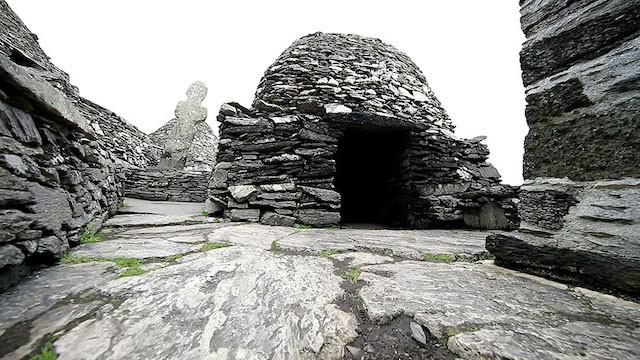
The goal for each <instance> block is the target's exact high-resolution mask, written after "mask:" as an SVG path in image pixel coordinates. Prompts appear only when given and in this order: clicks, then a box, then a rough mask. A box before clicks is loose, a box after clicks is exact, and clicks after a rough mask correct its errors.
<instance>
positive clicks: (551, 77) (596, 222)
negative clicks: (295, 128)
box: [487, 0, 640, 294]
mask: <svg viewBox="0 0 640 360" xmlns="http://www.w3.org/2000/svg"><path fill="white" fill-rule="evenodd" d="M521 13H522V29H523V31H524V32H525V34H526V35H527V41H526V43H525V44H524V48H523V50H522V53H521V63H522V70H523V79H524V82H525V85H526V87H527V88H526V92H527V103H528V104H527V108H526V116H527V122H528V124H529V134H528V135H527V138H526V141H525V156H524V175H525V178H526V179H528V180H527V181H526V182H525V184H524V185H523V186H522V188H521V197H520V198H521V203H520V210H519V212H520V217H521V219H522V224H521V226H520V230H519V232H518V233H516V234H511V235H496V236H492V237H490V238H489V239H488V241H487V248H488V249H489V250H490V251H491V252H492V253H493V254H494V255H495V256H496V262H497V263H500V264H502V265H505V266H510V267H518V268H523V269H526V270H527V271H530V272H534V273H542V274H545V275H548V276H552V277H555V278H560V279H563V280H569V281H578V282H586V283H588V284H591V285H595V286H598V287H607V288H611V287H613V288H616V289H618V290H622V291H625V292H631V293H635V294H638V293H640V247H639V244H640V231H639V230H640V227H639V226H640V225H639V224H640V197H639V196H640V182H639V181H640V180H638V178H639V177H640V152H638V149H640V136H638V134H639V133H640V121H639V119H640V87H638V84H639V82H638V81H639V79H640V78H639V75H638V69H639V68H640V36H639V35H638V29H639V28H640V1H625V0H611V1H607V0H604V1H533V0H531V1H523V2H522V10H521Z"/></svg>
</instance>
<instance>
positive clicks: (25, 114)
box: [0, 54, 120, 290]
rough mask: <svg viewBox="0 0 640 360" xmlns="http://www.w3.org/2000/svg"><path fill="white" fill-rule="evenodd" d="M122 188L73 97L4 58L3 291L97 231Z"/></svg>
mask: <svg viewBox="0 0 640 360" xmlns="http://www.w3.org/2000/svg"><path fill="white" fill-rule="evenodd" d="M119 181H120V180H119V178H118V177H117V175H116V170H115V165H114V161H113V160H112V158H111V156H110V154H109V153H108V152H107V151H105V149H104V148H103V147H102V146H101V143H100V142H99V141H98V140H97V134H96V133H95V132H94V131H93V130H92V128H91V126H90V125H89V123H88V121H87V120H86V119H85V118H84V117H83V116H82V115H81V113H80V112H79V111H78V110H77V109H76V108H75V106H74V105H73V104H72V103H71V102H70V101H69V100H68V99H67V97H66V96H65V95H64V94H63V93H62V92H61V91H59V90H57V89H55V88H54V87H53V86H51V85H50V84H49V83H48V82H46V81H45V80H43V79H42V78H40V77H39V76H38V75H36V74H34V73H31V72H29V69H28V68H23V67H22V66H20V65H18V64H16V63H15V62H13V61H12V60H11V59H9V58H7V57H5V56H4V55H2V54H0V290H3V289H5V288H6V287H8V286H10V285H11V284H12V283H14V282H15V281H17V280H18V279H19V278H20V277H21V276H23V275H25V274H26V273H27V272H28V267H27V266H28V265H31V264H39V263H46V262H53V261H55V260H56V259H57V258H59V257H60V256H62V254H63V253H64V252H65V251H66V250H67V249H68V248H69V246H73V245H75V244H78V243H79V240H80V236H81V233H82V232H83V231H85V230H86V229H87V225H88V224H90V223H91V224H92V226H91V228H93V229H98V228H99V227H100V224H101V223H102V221H104V220H105V218H106V217H107V216H108V215H109V214H113V213H115V212H116V210H117V208H118V204H119V201H120V199H119V198H120V183H119Z"/></svg>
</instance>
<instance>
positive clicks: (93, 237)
mask: <svg viewBox="0 0 640 360" xmlns="http://www.w3.org/2000/svg"><path fill="white" fill-rule="evenodd" d="M93 228H94V225H93V223H89V224H87V227H86V228H85V229H84V231H83V232H82V235H80V243H81V244H93V243H97V242H101V241H104V239H103V238H102V236H100V234H97V233H96V232H95V231H94V229H93Z"/></svg>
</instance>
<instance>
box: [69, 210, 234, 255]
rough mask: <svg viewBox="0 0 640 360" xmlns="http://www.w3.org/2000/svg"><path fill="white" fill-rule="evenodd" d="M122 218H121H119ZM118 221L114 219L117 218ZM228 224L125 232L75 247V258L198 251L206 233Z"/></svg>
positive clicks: (205, 239)
mask: <svg viewBox="0 0 640 360" xmlns="http://www.w3.org/2000/svg"><path fill="white" fill-rule="evenodd" d="M120 216H121V215H120ZM116 218H117V217H116ZM226 226H230V224H229V223H220V224H197V225H174V226H159V227H143V228H133V229H125V230H124V231H121V232H117V233H113V235H105V236H106V237H107V239H108V240H105V241H102V242H98V243H93V244H84V245H80V246H78V247H76V248H74V249H73V250H72V251H71V254H73V255H76V256H86V257H98V258H106V259H114V258H136V259H148V258H160V257H166V256H172V255H183V254H186V253H190V252H194V251H197V250H198V249H200V247H201V246H202V244H203V243H205V242H207V234H209V233H210V232H212V231H214V230H216V229H219V228H222V227H226Z"/></svg>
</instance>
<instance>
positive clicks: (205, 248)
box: [200, 242, 229, 251]
mask: <svg viewBox="0 0 640 360" xmlns="http://www.w3.org/2000/svg"><path fill="white" fill-rule="evenodd" d="M227 246H229V244H223V243H218V242H211V243H206V244H204V245H202V247H201V248H200V251H209V250H214V249H220V248H223V247H227Z"/></svg>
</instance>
